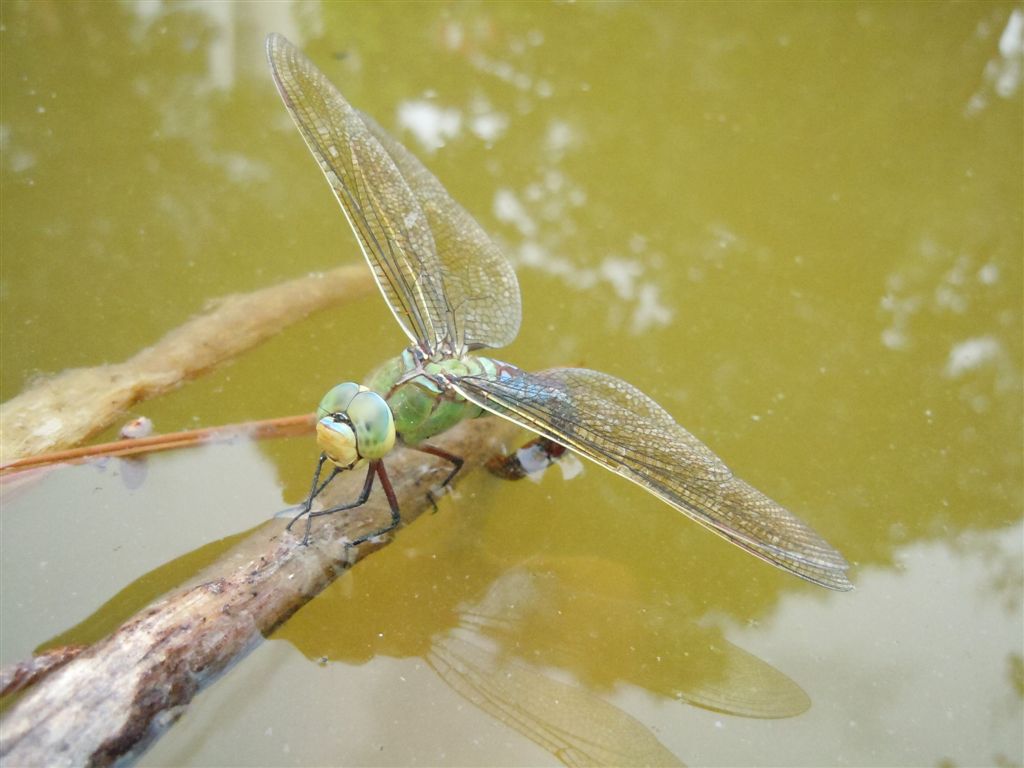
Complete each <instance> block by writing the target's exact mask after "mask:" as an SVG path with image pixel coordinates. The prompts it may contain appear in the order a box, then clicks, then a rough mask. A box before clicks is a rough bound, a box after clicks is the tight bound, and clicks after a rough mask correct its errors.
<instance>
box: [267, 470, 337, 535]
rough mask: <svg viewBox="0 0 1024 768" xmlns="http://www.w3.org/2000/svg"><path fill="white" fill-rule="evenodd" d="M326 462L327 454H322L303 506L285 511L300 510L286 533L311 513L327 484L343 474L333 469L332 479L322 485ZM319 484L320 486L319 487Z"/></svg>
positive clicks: (293, 506)
mask: <svg viewBox="0 0 1024 768" xmlns="http://www.w3.org/2000/svg"><path fill="white" fill-rule="evenodd" d="M325 461H327V454H325V453H321V454H320V458H319V460H317V463H316V471H314V472H313V482H312V483H311V484H310V487H309V495H307V496H306V500H305V501H304V502H302V503H301V504H294V505H292V506H290V507H288V508H286V509H285V510H283V511H284V512H287V511H288V510H290V509H298V510H299V514H297V515H296V516H295V517H293V518H292V520H291V522H290V523H288V525H287V526H286V527H285V530H286V531H290V530H291V529H292V526H293V525H295V521H296V520H298V519H299V518H300V517H302V516H303V515H305V514H306V513H308V512H309V510H310V508H311V507H312V506H313V499H315V498H316V497H317V496H319V495H320V493H321V492H322V491H323V489H324V488H326V487H327V484H328V483H330V482H331V480H333V479H334V478H335V477H337V475H338V473H339V472H341V470H340V469H339V468H338V467H333V468H332V469H333V471H332V472H331V474H330V477H328V478H327V479H326V480H324V481H323V482H322V483H320V473H321V472H322V471H323V468H324V462H325ZM317 483H320V484H319V485H317ZM278 514H280V513H278Z"/></svg>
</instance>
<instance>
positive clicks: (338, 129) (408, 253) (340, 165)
mask: <svg viewBox="0 0 1024 768" xmlns="http://www.w3.org/2000/svg"><path fill="white" fill-rule="evenodd" d="M267 58H268V60H269V61H270V68H271V70H272V72H273V75H274V81H275V83H276V84H277V88H278V91H279V92H280V94H281V97H282V99H283V100H284V103H285V106H286V107H287V108H288V111H289V112H290V113H291V115H292V118H293V119H294V120H295V124H296V126H298V129H299V132H300V133H301V134H302V137H303V138H304V139H305V141H306V145H307V146H308V147H309V149H310V151H311V152H312V153H313V155H314V157H316V160H317V162H318V163H319V164H320V168H321V170H322V171H323V172H324V175H325V176H326V177H327V181H328V183H329V184H330V185H331V189H332V190H333V191H334V194H335V197H337V198H338V202H339V203H341V207H342V209H343V210H344V212H345V216H346V218H347V219H348V222H349V224H350V225H351V227H352V230H353V231H354V232H355V234H356V238H357V239H358V241H359V245H360V247H361V249H362V251H363V255H364V256H365V257H366V260H367V262H368V263H369V264H370V268H371V269H372V270H373V274H374V277H375V278H376V280H377V284H378V285H379V286H380V289H381V292H382V293H383V294H384V298H385V300H386V301H387V303H388V306H389V307H390V308H391V311H392V312H393V313H394V315H395V318H396V319H397V320H398V322H399V324H400V325H401V326H402V329H403V330H404V331H405V333H406V335H407V336H409V338H410V339H412V340H413V341H414V342H416V344H417V345H418V346H419V347H420V349H421V350H422V351H423V352H424V353H425V354H427V355H428V356H433V355H434V354H435V353H439V352H440V353H443V354H456V355H457V354H461V353H462V352H464V351H466V350H467V349H471V348H476V347H482V346H501V345H503V344H506V343H508V342H509V341H511V340H512V338H514V337H515V335H516V333H517V332H518V329H519V316H520V302H519V288H518V283H517V282H516V278H515V274H514V273H513V272H512V268H511V266H510V265H509V264H508V263H507V261H506V260H505V259H504V257H503V256H502V255H501V253H500V252H499V251H498V249H497V248H496V247H495V246H494V245H493V243H491V242H490V240H489V239H488V238H487V236H486V235H485V234H484V232H483V230H481V229H480V227H479V225H477V224H476V222H475V221H474V220H473V218H472V217H471V216H470V215H469V214H468V213H467V212H466V211H465V210H464V209H462V207H461V206H459V205H458V204H457V203H456V202H455V201H454V200H452V199H451V198H450V197H449V196H448V194H447V193H446V192H445V191H444V188H443V187H442V186H441V184H440V182H438V181H437V179H436V178H434V177H433V176H432V175H431V174H430V172H429V171H427V170H426V168H424V167H423V166H422V165H421V164H420V163H419V161H417V160H416V159H415V158H414V157H413V156H412V155H411V154H410V153H409V152H408V151H407V150H406V149H405V148H404V147H402V146H401V145H400V144H399V143H398V142H397V141H395V140H394V139H392V138H391V137H389V136H387V134H386V133H385V132H384V131H383V130H382V129H381V128H380V127H379V126H377V125H376V124H375V123H372V121H368V120H367V119H366V118H365V117H364V116H363V115H361V114H360V113H359V112H357V111H356V110H355V109H353V108H352V106H351V105H349V103H348V102H347V101H345V99H344V97H343V96H342V95H341V94H340V93H339V92H338V90H337V89H336V88H335V87H334V86H333V85H332V84H331V83H330V81H328V80H327V78H326V77H325V76H324V75H323V73H322V72H320V71H319V70H318V69H317V68H316V67H315V66H314V65H313V64H312V62H310V61H309V59H307V58H306V57H305V55H303V54H302V52H301V51H299V50H298V49H297V48H296V47H295V46H293V45H292V44H291V43H289V42H288V41H287V40H286V39H285V38H283V37H282V36H280V35H276V34H272V35H270V36H268V37H267ZM368 123H372V126H371V125H370V124H368ZM439 246H440V247H441V249H442V251H441V252H440V253H442V254H443V255H439V250H438V247H439Z"/></svg>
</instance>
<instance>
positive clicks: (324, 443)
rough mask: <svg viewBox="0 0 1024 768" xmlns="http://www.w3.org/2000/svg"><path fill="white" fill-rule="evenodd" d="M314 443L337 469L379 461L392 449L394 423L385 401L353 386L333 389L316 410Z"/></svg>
mask: <svg viewBox="0 0 1024 768" xmlns="http://www.w3.org/2000/svg"><path fill="white" fill-rule="evenodd" d="M317 416H318V417H319V421H318V422H317V425H316V439H317V443H318V444H319V446H320V450H322V451H323V452H324V454H326V456H327V458H328V459H330V460H331V462H332V463H334V464H335V465H336V466H338V467H341V468H342V469H350V468H352V467H354V466H355V465H356V464H358V463H359V462H360V461H362V460H364V459H379V458H382V457H384V456H385V455H387V453H388V452H389V451H390V450H391V449H392V448H393V447H394V445H395V419H394V416H392V414H391V409H390V408H389V407H388V404H387V402H385V400H384V398H383V397H381V396H380V395H378V394H377V393H376V392H373V391H372V390H370V389H367V388H366V387H364V386H361V385H359V384H356V383H354V382H345V383H344V384H338V385H337V386H335V387H332V388H331V390H330V391H329V392H328V393H327V394H326V395H324V397H323V399H322V400H321V401H320V405H319V407H318V408H317Z"/></svg>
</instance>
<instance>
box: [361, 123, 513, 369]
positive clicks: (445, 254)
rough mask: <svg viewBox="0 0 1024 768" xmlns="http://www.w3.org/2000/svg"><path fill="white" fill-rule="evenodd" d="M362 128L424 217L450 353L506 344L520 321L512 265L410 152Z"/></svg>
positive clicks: (380, 133)
mask: <svg viewBox="0 0 1024 768" xmlns="http://www.w3.org/2000/svg"><path fill="white" fill-rule="evenodd" d="M360 114H362V113H360ZM363 122H365V123H366V127H367V128H369V129H370V132H371V133H372V134H373V135H374V136H375V137H376V138H377V141H379V142H380V143H381V146H383V147H384V149H385V150H387V153H388V154H389V155H391V159H392V160H394V161H395V165H397V166H398V169H399V170H400V171H401V172H402V175H403V176H404V177H405V180H406V181H407V182H408V184H409V187H410V188H411V189H412V191H413V193H414V194H415V195H416V199H417V200H419V202H420V205H421V206H422V207H423V210H424V212H426V214H427V221H429V222H430V230H431V232H432V233H433V235H434V242H435V244H436V245H437V253H438V257H439V259H440V261H441V269H442V278H443V279H442V282H443V285H444V291H445V294H446V295H447V297H448V304H449V305H450V306H451V308H452V315H453V318H454V324H455V346H454V349H453V352H454V353H455V354H461V353H463V352H467V351H470V350H473V349H479V348H480V347H492V348H494V347H504V346H506V345H507V344H511V343H512V340H513V339H515V337H516V334H517V333H519V323H520V320H521V319H522V302H521V301H520V298H519V281H518V280H517V279H516V273H515V270H513V269H512V265H511V264H510V263H509V261H508V259H506V258H505V255H504V254H503V253H502V252H501V251H500V250H499V249H498V246H496V245H495V244H494V243H493V242H492V241H491V239H490V238H489V237H488V236H487V233H486V232H484V230H483V228H482V227H481V226H480V225H479V224H478V223H477V221H476V219H474V218H473V217H472V216H471V215H470V214H469V212H468V211H466V209H465V208H463V207H462V206H461V205H459V204H458V203H457V202H456V201H455V200H454V199H453V198H452V196H451V195H449V194H448V192H447V190H446V189H445V188H444V187H443V186H442V185H441V182H440V181H438V180H437V177H436V176H434V174H432V173H431V172H430V171H428V170H427V169H426V168H425V167H424V166H423V163H421V162H420V161H419V160H418V159H417V158H416V156H415V155H413V154H412V152H410V151H409V150H408V149H406V148H405V147H404V146H402V145H401V144H400V143H398V141H396V140H395V139H394V137H392V136H391V135H390V134H388V132H387V131H385V130H384V129H383V128H381V127H380V126H379V125H378V124H377V122H376V121H375V120H374V119H373V118H372V117H370V116H369V115H365V114H364V115H363Z"/></svg>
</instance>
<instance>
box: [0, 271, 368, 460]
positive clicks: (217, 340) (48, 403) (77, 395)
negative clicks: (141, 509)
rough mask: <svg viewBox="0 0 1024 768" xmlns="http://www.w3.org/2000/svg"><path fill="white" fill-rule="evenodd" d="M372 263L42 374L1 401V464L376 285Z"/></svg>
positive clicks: (271, 292) (245, 297) (100, 421)
mask: <svg viewBox="0 0 1024 768" xmlns="http://www.w3.org/2000/svg"><path fill="white" fill-rule="evenodd" d="M372 286H373V279H372V276H371V274H370V271H369V270H368V269H367V268H366V265H365V264H351V265H348V266H345V267H339V268H338V269H334V270H331V271H330V272H325V273H322V274H317V275H310V276H307V277H302V278H298V279H296V280H290V281H288V282H286V283H280V284H279V285H274V286H271V287H269V288H264V289H262V290H259V291H254V292H252V293H247V294H236V295H232V296H227V297H224V298H222V299H219V300H217V301H216V302H215V303H213V305H212V309H211V310H210V311H208V312H207V313H206V314H203V315H200V316H199V317H196V318H194V319H192V320H190V321H189V322H187V323H185V324H184V325H182V326H180V327H178V328H176V329H175V330H173V331H171V332H170V333H168V334H167V335H166V336H164V338H162V339H161V340H160V341H158V342H157V343H156V344H154V345H153V346H151V347H148V348H146V349H144V350H142V351H141V352H139V353H138V354H136V355H135V356H134V357H132V358H131V359H130V360H127V361H126V362H123V363H117V364H112V365H102V366H97V367H95V368H75V369H72V370H68V371H64V372H63V373H60V374H58V375H56V376H53V377H52V378H48V379H43V380H42V381H40V382H39V383H37V384H36V385H34V386H33V387H31V388H29V389H28V390H26V391H25V392H23V393H22V394H20V395H18V396H17V397H15V398H12V399H11V400H9V401H7V402H6V403H4V404H3V405H0V463H7V462H10V461H12V460H14V459H17V458H22V457H25V456H34V455H37V454H40V453H45V452H47V451H54V450H58V449H60V448H67V447H69V446H72V445H76V444H78V443H79V442H81V441H82V440H85V439H87V438H88V437H91V436H92V435H94V434H96V433H97V432H99V431H101V430H103V429H105V428H106V427H108V426H109V425H110V424H112V423H113V422H114V420H115V419H117V418H118V417H119V416H120V415H121V414H122V413H123V412H124V411H125V410H126V409H127V408H130V407H131V406H132V405H134V404H135V403H137V402H139V401H141V400H145V399H148V398H150V397H153V396H154V395H158V394H161V393H163V392H166V391H168V390H170V389H173V388H174V387H176V386H178V385H179V384H180V383H181V382H182V381H184V380H186V379H189V378H192V377H194V376H196V375H198V374H200V373H202V372H203V371H205V370H207V369H209V368H212V367H213V366H215V365H217V364H218V363H220V362H223V361H224V360H226V359H228V358H230V357H233V356H234V355H237V354H238V353H240V352H242V351H244V350H246V349H249V348H250V347H252V346H255V345H256V344H258V343H259V342H261V341H263V340H264V339H266V338H269V337H270V336H272V335H274V334H276V333H279V332H280V330H281V328H282V327H283V326H285V325H288V324H290V323H293V322H295V321H297V320H301V319H302V318H304V317H306V316H308V315H310V314H311V313H313V312H315V311H317V310H319V309H323V308H324V307H327V306H331V305H333V304H336V303H338V302H339V301H341V300H343V299H351V298H356V297H359V296H362V295H364V294H366V293H368V292H369V291H371V290H372Z"/></svg>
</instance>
